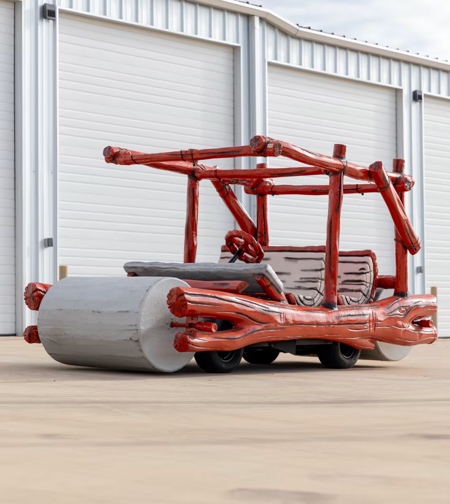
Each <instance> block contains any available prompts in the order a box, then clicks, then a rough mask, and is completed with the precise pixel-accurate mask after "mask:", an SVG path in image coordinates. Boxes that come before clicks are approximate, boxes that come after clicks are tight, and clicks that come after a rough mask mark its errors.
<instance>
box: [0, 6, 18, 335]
mask: <svg viewBox="0 0 450 504" xmlns="http://www.w3.org/2000/svg"><path fill="white" fill-rule="evenodd" d="M0 152H1V153H2V155H1V157H0V334H14V333H15V207H14V205H15V204H14V201H15V197H14V4H13V3H12V2H5V1H3V0H0Z"/></svg>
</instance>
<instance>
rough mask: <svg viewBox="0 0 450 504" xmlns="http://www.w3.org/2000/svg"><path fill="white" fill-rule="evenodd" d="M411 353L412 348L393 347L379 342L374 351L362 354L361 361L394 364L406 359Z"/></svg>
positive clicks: (364, 351)
mask: <svg viewBox="0 0 450 504" xmlns="http://www.w3.org/2000/svg"><path fill="white" fill-rule="evenodd" d="M410 351H411V347H409V346H401V345H392V344H391V343H385V342H384V341H377V342H375V348H374V349H373V350H363V351H362V352H361V357H360V359H365V360H377V361H393V362H394V361H399V360H402V359H404V358H405V357H406V356H407V355H408V354H409V352H410Z"/></svg>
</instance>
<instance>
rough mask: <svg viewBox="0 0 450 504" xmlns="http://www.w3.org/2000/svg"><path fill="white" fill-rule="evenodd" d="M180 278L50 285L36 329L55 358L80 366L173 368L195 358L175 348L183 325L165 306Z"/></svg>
mask: <svg viewBox="0 0 450 504" xmlns="http://www.w3.org/2000/svg"><path fill="white" fill-rule="evenodd" d="M177 286H187V284H186V283H185V282H183V281H182V280H179V279H177V278H158V277H134V278H131V277H130V278H127V277H120V278H102V277H90V278H86V277H70V278H66V279H64V280H61V281H60V282H58V283H56V284H55V285H53V286H52V288H51V289H50V290H49V291H48V292H47V293H46V295H45V297H44V299H43V301H42V304H41V306H40V308H39V319H38V329H39V335H40V338H41V341H42V344H43V345H44V348H45V350H46V351H47V352H48V354H49V355H50V356H51V357H53V359H55V360H57V361H59V362H62V363H64V364H70V365H76V366H90V367H102V368H110V369H124V370H138V371H161V372H168V373H170V372H174V371H177V370H179V369H181V368H183V367H184V366H185V365H186V364H187V363H188V362H189V361H190V360H191V358H192V357H193V354H192V353H180V352H177V351H176V350H175V349H174V347H173V341H174V336H175V334H176V333H177V332H179V331H180V329H179V328H173V327H171V325H170V324H171V322H172V321H178V322H183V321H181V320H180V319H177V318H176V317H174V316H173V315H172V314H171V313H170V311H169V309H168V307H167V304H166V300H167V294H168V293H169V291H170V289H172V288H173V287H177Z"/></svg>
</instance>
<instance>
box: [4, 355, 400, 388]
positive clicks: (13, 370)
mask: <svg viewBox="0 0 450 504" xmlns="http://www.w3.org/2000/svg"><path fill="white" fill-rule="evenodd" d="M374 369H379V370H380V371H382V370H386V371H387V370H389V369H390V367H388V366H385V365H380V364H379V363H376V362H368V363H366V362H364V363H358V364H357V365H356V366H355V367H354V368H352V369H349V370H334V369H325V368H324V367H323V366H322V365H321V364H320V363H319V362H318V361H317V362H316V360H315V359H313V358H311V360H305V359H303V360H298V361H294V360H292V361H284V362H274V363H272V364H270V365H257V364H247V363H245V362H243V363H242V364H241V365H240V366H239V367H238V368H237V369H235V370H234V371H233V372H232V373H205V372H204V371H202V370H201V369H200V368H199V367H198V366H197V364H196V363H195V361H194V360H192V361H191V362H190V363H189V364H188V365H187V366H186V367H184V368H183V369H181V370H180V371H177V372H175V373H153V372H140V371H117V370H109V369H99V368H89V367H76V366H67V365H64V364H59V363H56V362H52V361H50V362H49V363H46V362H23V361H22V362H2V363H1V365H0V382H3V383H8V382H10V383H11V382H28V381H29V382H34V381H39V382H41V381H72V380H75V381H84V380H93V381H129V380H153V381H154V380H178V379H182V380H186V379H189V380H205V379H209V380H210V379H212V378H220V377H221V378H226V379H227V380H233V377H235V376H249V377H250V376H255V375H290V374H298V373H303V374H305V373H307V374H311V373H336V372H339V373H362V372H364V371H367V370H369V371H370V370H374Z"/></svg>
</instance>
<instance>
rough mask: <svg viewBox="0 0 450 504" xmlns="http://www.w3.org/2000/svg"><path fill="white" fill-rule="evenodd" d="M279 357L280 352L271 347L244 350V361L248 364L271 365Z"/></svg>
mask: <svg viewBox="0 0 450 504" xmlns="http://www.w3.org/2000/svg"><path fill="white" fill-rule="evenodd" d="M278 355H280V351H279V350H276V349H275V348H272V347H263V348H247V349H246V350H244V360H245V361H247V362H248V363H250V364H272V362H273V361H274V360H275V359H276V358H277V357H278Z"/></svg>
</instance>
